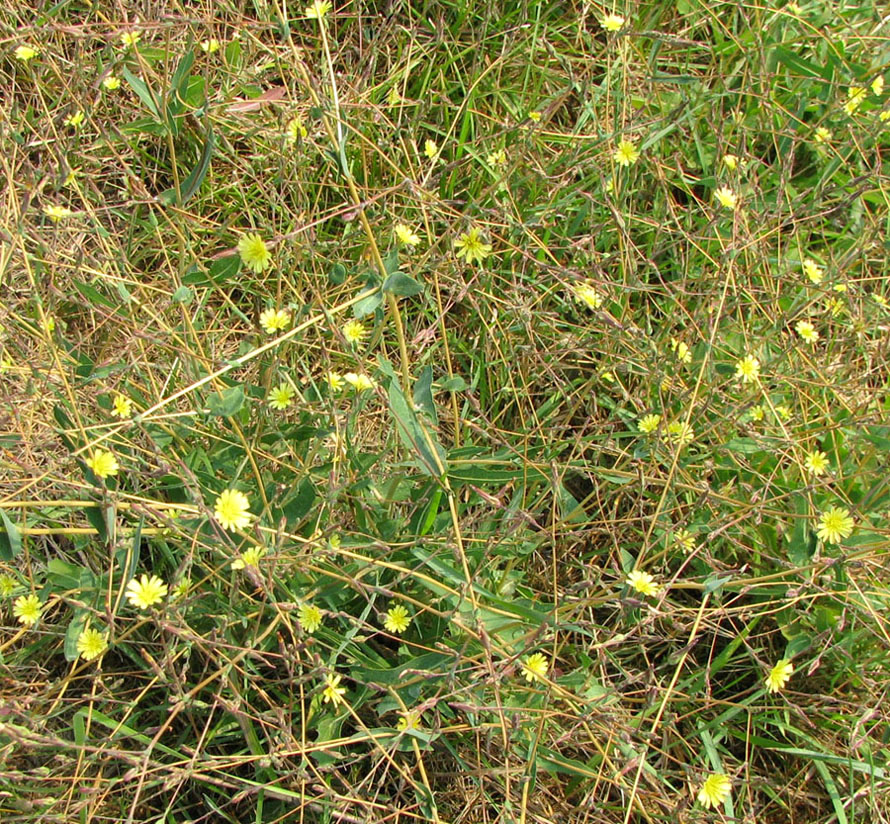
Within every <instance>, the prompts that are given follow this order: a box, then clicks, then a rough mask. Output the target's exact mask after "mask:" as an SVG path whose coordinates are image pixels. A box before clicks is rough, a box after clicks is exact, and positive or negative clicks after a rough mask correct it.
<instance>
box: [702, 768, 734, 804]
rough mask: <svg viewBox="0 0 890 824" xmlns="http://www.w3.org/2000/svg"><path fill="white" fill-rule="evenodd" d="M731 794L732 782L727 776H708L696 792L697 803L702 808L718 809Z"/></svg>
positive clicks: (720, 774) (716, 774) (717, 774)
mask: <svg viewBox="0 0 890 824" xmlns="http://www.w3.org/2000/svg"><path fill="white" fill-rule="evenodd" d="M731 792H732V782H731V781H730V780H729V776H728V775H724V774H723V773H714V774H713V775H709V776H708V777H707V779H706V780H705V783H704V784H702V787H701V789H700V790H699V791H698V801H699V804H701V805H702V807H719V806H720V805H721V804H722V803H723V802H724V801H726V799H727V798H729V795H730V793H731Z"/></svg>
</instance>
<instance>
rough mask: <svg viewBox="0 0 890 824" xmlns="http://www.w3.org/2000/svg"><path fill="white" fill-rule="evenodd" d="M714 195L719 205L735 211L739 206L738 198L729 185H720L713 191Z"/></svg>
mask: <svg viewBox="0 0 890 824" xmlns="http://www.w3.org/2000/svg"><path fill="white" fill-rule="evenodd" d="M714 197H716V198H717V200H718V201H719V203H720V205H721V206H723V207H725V208H727V209H732V210H733V211H735V210H736V209H738V208H739V198H738V196H737V195H736V194H735V192H733V190H732V189H730V188H729V186H721V187H720V188H719V189H717V191H716V192H714Z"/></svg>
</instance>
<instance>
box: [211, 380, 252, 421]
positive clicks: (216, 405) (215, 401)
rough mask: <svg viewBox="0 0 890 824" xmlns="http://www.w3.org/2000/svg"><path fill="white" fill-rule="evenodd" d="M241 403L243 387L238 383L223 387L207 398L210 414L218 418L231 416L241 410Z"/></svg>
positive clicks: (242, 403)
mask: <svg viewBox="0 0 890 824" xmlns="http://www.w3.org/2000/svg"><path fill="white" fill-rule="evenodd" d="M243 405H244V388H243V387H242V386H241V385H240V384H239V385H238V386H231V387H229V388H228V389H224V390H223V391H222V392H214V393H213V394H212V395H211V396H210V397H209V398H207V408H208V409H209V410H210V414H211V415H216V416H217V417H220V418H231V417H232V415H235V414H236V413H237V412H239V411H240V410H241V407H242V406H243Z"/></svg>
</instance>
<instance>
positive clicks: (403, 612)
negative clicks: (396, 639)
mask: <svg viewBox="0 0 890 824" xmlns="http://www.w3.org/2000/svg"><path fill="white" fill-rule="evenodd" d="M410 624H411V616H410V615H408V610H407V609H405V607H403V606H402V605H401V604H396V605H395V606H394V607H390V608H389V609H388V610H387V612H386V618H385V619H384V621H383V626H384V628H385V629H386V630H387V631H388V632H395V633H396V634H397V635H401V634H402V633H403V632H404V631H405V630H406V629H408V626H409V625H410Z"/></svg>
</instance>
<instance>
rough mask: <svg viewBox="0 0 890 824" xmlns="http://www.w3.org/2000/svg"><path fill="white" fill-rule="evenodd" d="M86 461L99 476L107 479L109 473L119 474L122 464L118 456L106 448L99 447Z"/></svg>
mask: <svg viewBox="0 0 890 824" xmlns="http://www.w3.org/2000/svg"><path fill="white" fill-rule="evenodd" d="M84 463H85V464H86V465H87V466H88V467H89V468H90V469H92V470H93V474H94V475H95V476H96V477H97V478H102V479H105V478H107V477H108V476H109V475H117V471H118V470H119V469H120V464H118V462H117V458H115V457H114V455H112V454H111V453H110V452H108V451H106V450H104V449H97V450H96V451H95V452H94V453H93V454H92V455H91V456H90V457H89V458H87V459H86V460H85V461H84Z"/></svg>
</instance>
